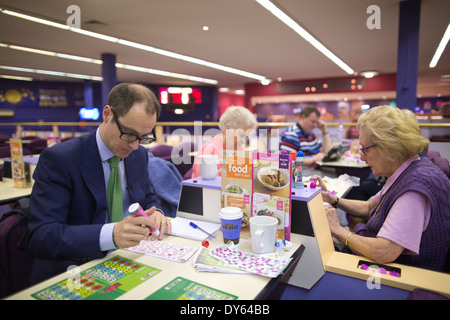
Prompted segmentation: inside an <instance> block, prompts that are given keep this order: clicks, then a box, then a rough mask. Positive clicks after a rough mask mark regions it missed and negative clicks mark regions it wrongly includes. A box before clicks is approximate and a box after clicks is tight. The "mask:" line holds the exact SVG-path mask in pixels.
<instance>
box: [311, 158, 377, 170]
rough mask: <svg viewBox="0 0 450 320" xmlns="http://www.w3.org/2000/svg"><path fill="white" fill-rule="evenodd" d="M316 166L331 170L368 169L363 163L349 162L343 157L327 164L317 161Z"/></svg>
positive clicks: (365, 163)
mask: <svg viewBox="0 0 450 320" xmlns="http://www.w3.org/2000/svg"><path fill="white" fill-rule="evenodd" d="M316 164H317V165H318V166H320V167H333V168H353V169H365V168H369V167H370V166H369V165H368V164H367V162H365V161H361V160H359V161H356V160H349V159H347V158H345V157H341V159H339V160H337V161H328V162H322V161H317V162H316Z"/></svg>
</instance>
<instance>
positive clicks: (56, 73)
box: [0, 65, 103, 81]
mask: <svg viewBox="0 0 450 320" xmlns="http://www.w3.org/2000/svg"><path fill="white" fill-rule="evenodd" d="M0 69H5V70H12V71H19V72H28V73H38V74H46V75H51V76H57V77H67V78H77V79H84V80H94V81H102V80H103V78H102V77H97V76H89V75H84V74H77V73H68V72H60V71H51V70H41V69H30V68H22V67H11V66H1V65H0Z"/></svg>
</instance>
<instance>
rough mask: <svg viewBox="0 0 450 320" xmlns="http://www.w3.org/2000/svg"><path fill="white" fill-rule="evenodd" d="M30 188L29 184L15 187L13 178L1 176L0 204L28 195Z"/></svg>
mask: <svg viewBox="0 0 450 320" xmlns="http://www.w3.org/2000/svg"><path fill="white" fill-rule="evenodd" d="M32 189H33V188H32V187H31V186H27V187H26V188H19V187H16V186H14V180H13V179H7V178H3V181H0V205H3V204H8V203H12V202H15V201H17V200H19V199H21V198H24V197H28V196H29V195H30V194H31V190H32Z"/></svg>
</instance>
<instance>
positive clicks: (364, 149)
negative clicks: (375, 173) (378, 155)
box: [359, 144, 377, 155]
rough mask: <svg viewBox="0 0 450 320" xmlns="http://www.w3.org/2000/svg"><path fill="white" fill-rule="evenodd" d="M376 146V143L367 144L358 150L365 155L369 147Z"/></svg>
mask: <svg viewBox="0 0 450 320" xmlns="http://www.w3.org/2000/svg"><path fill="white" fill-rule="evenodd" d="M376 146H377V145H376V144H373V145H371V146H368V147H365V148H361V149H360V150H359V151H360V152H362V154H363V155H366V150H367V149H370V148H373V147H376Z"/></svg>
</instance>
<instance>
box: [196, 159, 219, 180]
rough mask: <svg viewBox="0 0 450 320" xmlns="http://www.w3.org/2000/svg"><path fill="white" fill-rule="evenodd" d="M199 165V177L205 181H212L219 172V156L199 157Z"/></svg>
mask: <svg viewBox="0 0 450 320" xmlns="http://www.w3.org/2000/svg"><path fill="white" fill-rule="evenodd" d="M198 159H199V163H200V176H201V177H202V178H203V179H205V180H213V179H214V178H215V177H216V176H217V174H218V173H219V170H218V169H217V164H218V162H219V156H217V155H200V156H198Z"/></svg>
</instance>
